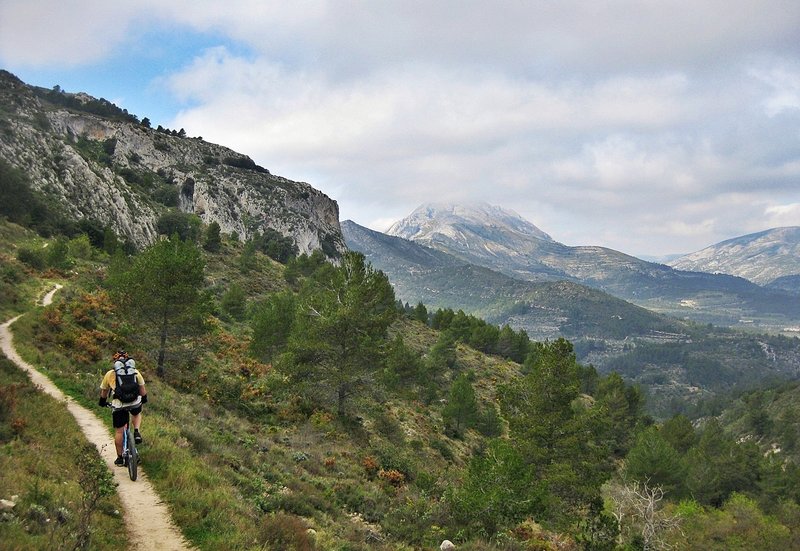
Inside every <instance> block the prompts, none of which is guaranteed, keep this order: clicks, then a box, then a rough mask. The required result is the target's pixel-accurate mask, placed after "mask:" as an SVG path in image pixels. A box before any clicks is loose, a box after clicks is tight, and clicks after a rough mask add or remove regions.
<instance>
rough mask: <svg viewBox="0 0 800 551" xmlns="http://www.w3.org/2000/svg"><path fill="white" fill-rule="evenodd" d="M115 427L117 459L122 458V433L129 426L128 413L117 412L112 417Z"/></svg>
mask: <svg viewBox="0 0 800 551" xmlns="http://www.w3.org/2000/svg"><path fill="white" fill-rule="evenodd" d="M111 419H112V422H113V425H114V446H115V447H116V448H117V457H120V456H122V433H123V432H124V431H125V425H127V424H128V412H127V411H125V410H115V411H114V413H113V414H112V416H111Z"/></svg>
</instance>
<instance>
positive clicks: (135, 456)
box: [125, 426, 139, 481]
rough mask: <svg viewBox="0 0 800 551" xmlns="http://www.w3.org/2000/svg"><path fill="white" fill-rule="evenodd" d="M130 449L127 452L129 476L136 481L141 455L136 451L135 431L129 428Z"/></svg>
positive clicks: (126, 460)
mask: <svg viewBox="0 0 800 551" xmlns="http://www.w3.org/2000/svg"><path fill="white" fill-rule="evenodd" d="M127 432H128V449H127V450H125V454H126V455H125V462H126V463H127V464H128V475H129V476H130V477H131V480H133V481H136V476H137V468H138V466H139V453H138V452H137V451H136V442H135V441H134V439H133V429H131V428H130V426H128V428H127Z"/></svg>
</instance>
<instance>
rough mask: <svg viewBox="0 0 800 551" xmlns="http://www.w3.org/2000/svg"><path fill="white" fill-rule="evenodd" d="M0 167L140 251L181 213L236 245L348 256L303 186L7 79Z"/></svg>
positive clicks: (0, 89) (219, 149)
mask: <svg viewBox="0 0 800 551" xmlns="http://www.w3.org/2000/svg"><path fill="white" fill-rule="evenodd" d="M106 107H108V109H105V108H106ZM0 158H3V159H5V160H6V161H7V162H9V163H10V164H12V165H13V166H16V167H17V168H19V169H21V170H23V171H24V172H25V173H26V174H27V175H28V177H29V178H30V182H31V185H32V186H33V187H34V188H35V189H37V190H39V191H41V192H42V193H44V194H45V195H47V196H48V197H51V198H53V199H55V200H57V201H58V202H59V204H61V205H63V208H64V209H66V211H67V214H68V215H69V216H70V217H71V218H73V219H76V220H77V219H81V218H89V219H92V220H95V221H97V222H99V223H101V224H102V225H104V226H109V227H110V228H111V229H113V230H114V231H115V232H116V233H117V234H118V235H120V236H122V237H125V238H127V239H129V240H130V241H132V242H133V243H134V244H135V245H136V246H137V247H143V246H146V245H148V244H150V243H152V242H153V241H154V240H155V239H156V238H157V237H158V230H157V221H158V219H159V217H160V216H161V215H163V214H164V213H165V212H167V211H168V209H169V208H177V209H179V210H181V211H183V212H186V213H193V214H196V215H197V216H199V217H200V219H201V220H202V221H203V222H204V223H206V224H209V223H211V222H217V223H218V224H219V225H220V228H221V229H222V231H223V232H225V233H233V232H236V233H237V234H238V235H239V238H240V239H242V240H246V239H248V238H250V237H252V236H253V235H254V234H255V233H256V232H260V233H264V232H265V231H266V230H268V229H272V230H275V231H277V232H278V233H280V234H281V235H283V236H285V237H290V238H291V239H292V240H294V242H295V244H296V245H297V248H298V250H299V251H300V252H301V253H310V252H312V251H314V250H317V249H322V250H323V251H324V252H325V253H326V254H327V255H328V256H334V255H336V254H337V253H341V252H343V251H344V250H345V244H344V239H343V237H342V233H341V227H340V225H339V207H338V205H337V204H336V202H335V201H333V200H332V199H330V198H329V197H328V196H326V195H325V194H323V193H322V192H320V191H319V190H316V189H314V188H313V187H311V186H310V185H309V184H306V183H301V182H294V181H292V180H288V179H286V178H282V177H279V176H275V175H272V174H270V173H269V171H268V170H266V169H264V168H262V167H260V166H258V165H256V164H255V163H254V162H253V161H252V160H251V159H250V158H249V157H247V156H246V155H242V154H240V153H237V152H235V151H232V150H231V149H228V148H226V147H223V146H220V145H216V144H212V143H208V142H205V141H203V140H202V139H200V138H188V137H185V136H184V135H183V133H181V134H178V133H176V132H171V131H165V130H163V129H162V130H157V129H153V128H149V127H148V126H146V125H143V124H141V123H140V122H138V120H137V119H136V118H135V117H133V116H132V115H128V114H127V112H124V111H122V110H119V109H118V108H116V107H115V106H113V105H112V104H110V103H108V102H106V101H105V100H96V99H94V98H92V97H91V96H88V95H86V94H64V93H63V92H60V91H58V92H56V91H48V90H44V89H38V88H34V87H31V86H28V85H26V84H25V83H23V82H22V81H20V80H19V79H17V78H16V77H15V76H13V75H11V74H10V73H8V72H5V71H0ZM165 197H168V198H170V199H169V200H165V199H164V198H165ZM175 197H177V199H175Z"/></svg>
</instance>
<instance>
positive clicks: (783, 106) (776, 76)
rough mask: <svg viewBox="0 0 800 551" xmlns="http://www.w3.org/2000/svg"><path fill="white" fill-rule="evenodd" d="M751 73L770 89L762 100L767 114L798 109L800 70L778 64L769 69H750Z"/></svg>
mask: <svg viewBox="0 0 800 551" xmlns="http://www.w3.org/2000/svg"><path fill="white" fill-rule="evenodd" d="M751 74H752V75H753V76H754V77H755V78H757V79H758V80H760V81H761V82H763V83H764V84H766V85H767V86H769V88H770V89H771V93H770V94H769V96H768V97H767V98H766V99H765V100H763V102H762V104H763V106H764V111H765V112H766V114H767V115H768V116H770V117H775V116H776V115H779V114H781V113H783V112H784V111H795V110H800V70H798V71H793V70H791V69H789V68H787V67H783V66H778V67H774V68H772V69H769V70H764V69H751Z"/></svg>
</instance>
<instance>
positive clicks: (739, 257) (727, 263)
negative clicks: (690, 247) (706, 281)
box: [669, 226, 800, 285]
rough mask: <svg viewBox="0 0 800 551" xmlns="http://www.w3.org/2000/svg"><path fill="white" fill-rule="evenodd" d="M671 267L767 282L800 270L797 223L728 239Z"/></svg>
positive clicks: (761, 283)
mask: <svg viewBox="0 0 800 551" xmlns="http://www.w3.org/2000/svg"><path fill="white" fill-rule="evenodd" d="M669 265H670V266H672V267H673V268H677V269H680V270H693V271H700V272H710V273H717V272H718V273H725V274H731V275H735V276H739V277H744V278H746V279H749V280H750V281H753V282H755V283H758V284H759V285H766V284H769V283H770V282H772V281H774V280H776V279H778V278H781V277H787V276H795V275H798V274H800V226H788V227H780V228H772V229H769V230H765V231H760V232H757V233H751V234H748V235H743V236H740V237H735V238H733V239H727V240H725V241H722V242H720V243H717V244H715V245H711V246H710V247H706V248H705V249H702V250H700V251H696V252H694V253H691V254H687V255H685V256H682V257H680V258H678V259H676V260H673V261H672V262H670V263H669Z"/></svg>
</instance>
